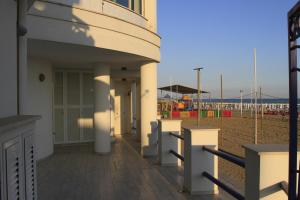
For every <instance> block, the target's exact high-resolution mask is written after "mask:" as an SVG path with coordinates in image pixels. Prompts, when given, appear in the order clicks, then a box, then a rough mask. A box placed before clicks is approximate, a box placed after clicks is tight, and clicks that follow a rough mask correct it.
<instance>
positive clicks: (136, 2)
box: [111, 0, 142, 15]
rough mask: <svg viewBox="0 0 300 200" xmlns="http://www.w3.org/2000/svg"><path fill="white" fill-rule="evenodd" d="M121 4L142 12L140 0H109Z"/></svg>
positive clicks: (139, 12)
mask: <svg viewBox="0 0 300 200" xmlns="http://www.w3.org/2000/svg"><path fill="white" fill-rule="evenodd" d="M111 1H113V2H115V3H117V4H120V5H121V6H124V7H126V8H129V9H130V10H132V11H134V12H136V13H138V14H140V15H141V14H142V0H111Z"/></svg>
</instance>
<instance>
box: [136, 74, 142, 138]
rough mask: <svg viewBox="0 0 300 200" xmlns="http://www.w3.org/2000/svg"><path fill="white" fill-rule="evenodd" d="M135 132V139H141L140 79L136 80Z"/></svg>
mask: <svg viewBox="0 0 300 200" xmlns="http://www.w3.org/2000/svg"><path fill="white" fill-rule="evenodd" d="M136 133H137V140H138V141H141V81H140V80H137V82H136Z"/></svg>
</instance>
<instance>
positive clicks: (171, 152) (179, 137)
mask: <svg viewBox="0 0 300 200" xmlns="http://www.w3.org/2000/svg"><path fill="white" fill-rule="evenodd" d="M169 135H170V136H173V137H176V138H178V139H180V140H183V141H184V137H183V136H182V135H179V134H176V133H173V132H169ZM169 153H170V154H173V155H174V156H175V157H177V158H178V159H180V160H181V161H184V157H183V156H182V155H180V154H179V153H177V152H176V151H174V150H172V149H171V150H169Z"/></svg>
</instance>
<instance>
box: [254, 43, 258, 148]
mask: <svg viewBox="0 0 300 200" xmlns="http://www.w3.org/2000/svg"><path fill="white" fill-rule="evenodd" d="M254 112H255V113H254V114H255V122H254V123H255V124H254V127H255V129H254V131H255V132H254V144H257V80H256V48H254Z"/></svg>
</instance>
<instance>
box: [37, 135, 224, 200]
mask: <svg viewBox="0 0 300 200" xmlns="http://www.w3.org/2000/svg"><path fill="white" fill-rule="evenodd" d="M130 140H132V141H130ZM133 142H134V138H131V139H130V138H127V137H122V138H116V142H115V143H114V144H113V147H112V152H111V153H110V154H107V155H98V154H95V153H94V151H93V144H91V143H90V144H82V145H67V146H64V145H60V146H56V147H55V153H54V155H52V156H50V157H49V158H47V159H45V160H42V161H40V162H38V196H39V199H41V200H86V199H87V200H100V199H105V200H110V199H113V200H119V199H120V200H123V199H130V200H135V199H146V200H147V199H149V200H150V199H151V200H153V199H164V200H165V199H166V200H168V199H170V200H176V199H201V200H216V199H220V198H218V197H214V196H190V195H188V194H186V193H181V192H180V190H181V183H182V170H181V169H180V168H177V167H160V166H159V165H158V164H157V162H156V159H155V158H147V159H144V158H142V157H141V156H140V154H139V149H138V145H137V144H136V143H133ZM132 143H133V144H132Z"/></svg>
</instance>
